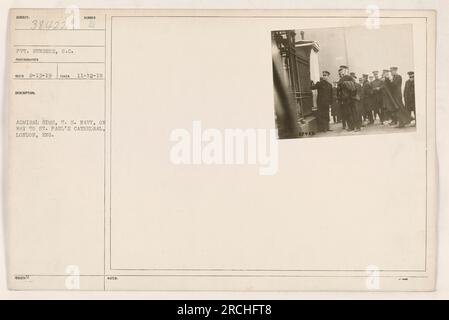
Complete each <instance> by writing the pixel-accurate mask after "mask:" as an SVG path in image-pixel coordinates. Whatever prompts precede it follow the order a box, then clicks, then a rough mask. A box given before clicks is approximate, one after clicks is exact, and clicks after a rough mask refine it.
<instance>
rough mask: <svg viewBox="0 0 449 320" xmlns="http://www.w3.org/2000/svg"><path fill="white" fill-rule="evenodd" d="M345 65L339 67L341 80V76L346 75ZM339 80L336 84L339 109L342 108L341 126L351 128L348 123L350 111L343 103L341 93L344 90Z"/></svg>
mask: <svg viewBox="0 0 449 320" xmlns="http://www.w3.org/2000/svg"><path fill="white" fill-rule="evenodd" d="M345 67H346V66H340V68H339V69H338V77H339V80H341V78H343V76H344V73H345V71H344V70H345ZM339 82H340V81H337V85H336V88H337V90H336V91H337V92H336V95H337V103H338V109H339V110H340V119H341V126H342V128H343V130H344V129H346V128H349V124H348V112H347V110H346V109H345V106H344V105H343V101H342V97H341V94H342V91H341V87H340V85H339Z"/></svg>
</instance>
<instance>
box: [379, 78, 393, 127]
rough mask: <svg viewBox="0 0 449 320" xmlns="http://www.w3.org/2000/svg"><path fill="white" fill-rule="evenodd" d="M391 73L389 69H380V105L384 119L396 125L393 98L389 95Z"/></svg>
mask: <svg viewBox="0 0 449 320" xmlns="http://www.w3.org/2000/svg"><path fill="white" fill-rule="evenodd" d="M392 79H393V78H392V75H391V72H390V70H389V69H384V70H383V71H382V78H381V80H382V86H381V88H380V89H381V90H380V91H381V92H382V107H383V110H382V111H383V113H384V121H385V120H390V122H389V125H391V126H393V125H397V119H396V113H395V111H396V108H395V107H394V98H393V96H392V95H391V83H392Z"/></svg>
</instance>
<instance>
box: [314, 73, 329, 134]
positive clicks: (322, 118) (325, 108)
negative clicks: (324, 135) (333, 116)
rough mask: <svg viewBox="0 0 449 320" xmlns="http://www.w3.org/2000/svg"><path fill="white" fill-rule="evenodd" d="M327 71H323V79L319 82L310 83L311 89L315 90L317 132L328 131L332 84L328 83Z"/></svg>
mask: <svg viewBox="0 0 449 320" xmlns="http://www.w3.org/2000/svg"><path fill="white" fill-rule="evenodd" d="M329 76H330V73H329V71H323V77H322V78H321V79H320V81H319V82H317V83H316V84H314V83H313V82H312V86H311V89H312V90H317V92H318V94H317V107H318V112H317V120H318V131H323V132H326V131H329V120H330V119H329V109H330V106H331V105H332V84H331V83H330V82H329Z"/></svg>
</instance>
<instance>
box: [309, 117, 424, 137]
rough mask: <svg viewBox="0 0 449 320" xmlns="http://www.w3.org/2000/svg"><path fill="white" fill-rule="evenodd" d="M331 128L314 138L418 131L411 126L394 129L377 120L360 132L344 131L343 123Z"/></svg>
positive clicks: (332, 125)
mask: <svg viewBox="0 0 449 320" xmlns="http://www.w3.org/2000/svg"><path fill="white" fill-rule="evenodd" d="M329 127H330V129H331V130H332V131H328V132H318V133H316V134H315V135H314V137H339V136H353V135H364V134H382V133H394V132H413V131H415V130H416V127H415V126H409V127H405V128H394V127H391V126H389V125H388V124H386V125H383V124H381V123H380V121H379V120H376V122H375V123H374V124H371V125H366V126H365V127H362V129H361V130H360V131H359V132H354V131H347V130H343V128H342V126H341V123H330V124H329Z"/></svg>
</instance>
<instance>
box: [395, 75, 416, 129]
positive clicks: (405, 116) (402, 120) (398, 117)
mask: <svg viewBox="0 0 449 320" xmlns="http://www.w3.org/2000/svg"><path fill="white" fill-rule="evenodd" d="M390 71H391V84H390V92H391V95H392V97H393V100H394V102H395V106H396V111H395V112H393V116H394V121H395V122H396V123H397V124H398V126H399V127H400V128H402V127H404V125H406V124H409V123H410V121H411V116H410V112H409V111H408V110H407V109H406V108H405V106H404V103H403V102H402V77H401V76H400V75H399V74H398V68H397V67H391V68H390Z"/></svg>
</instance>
